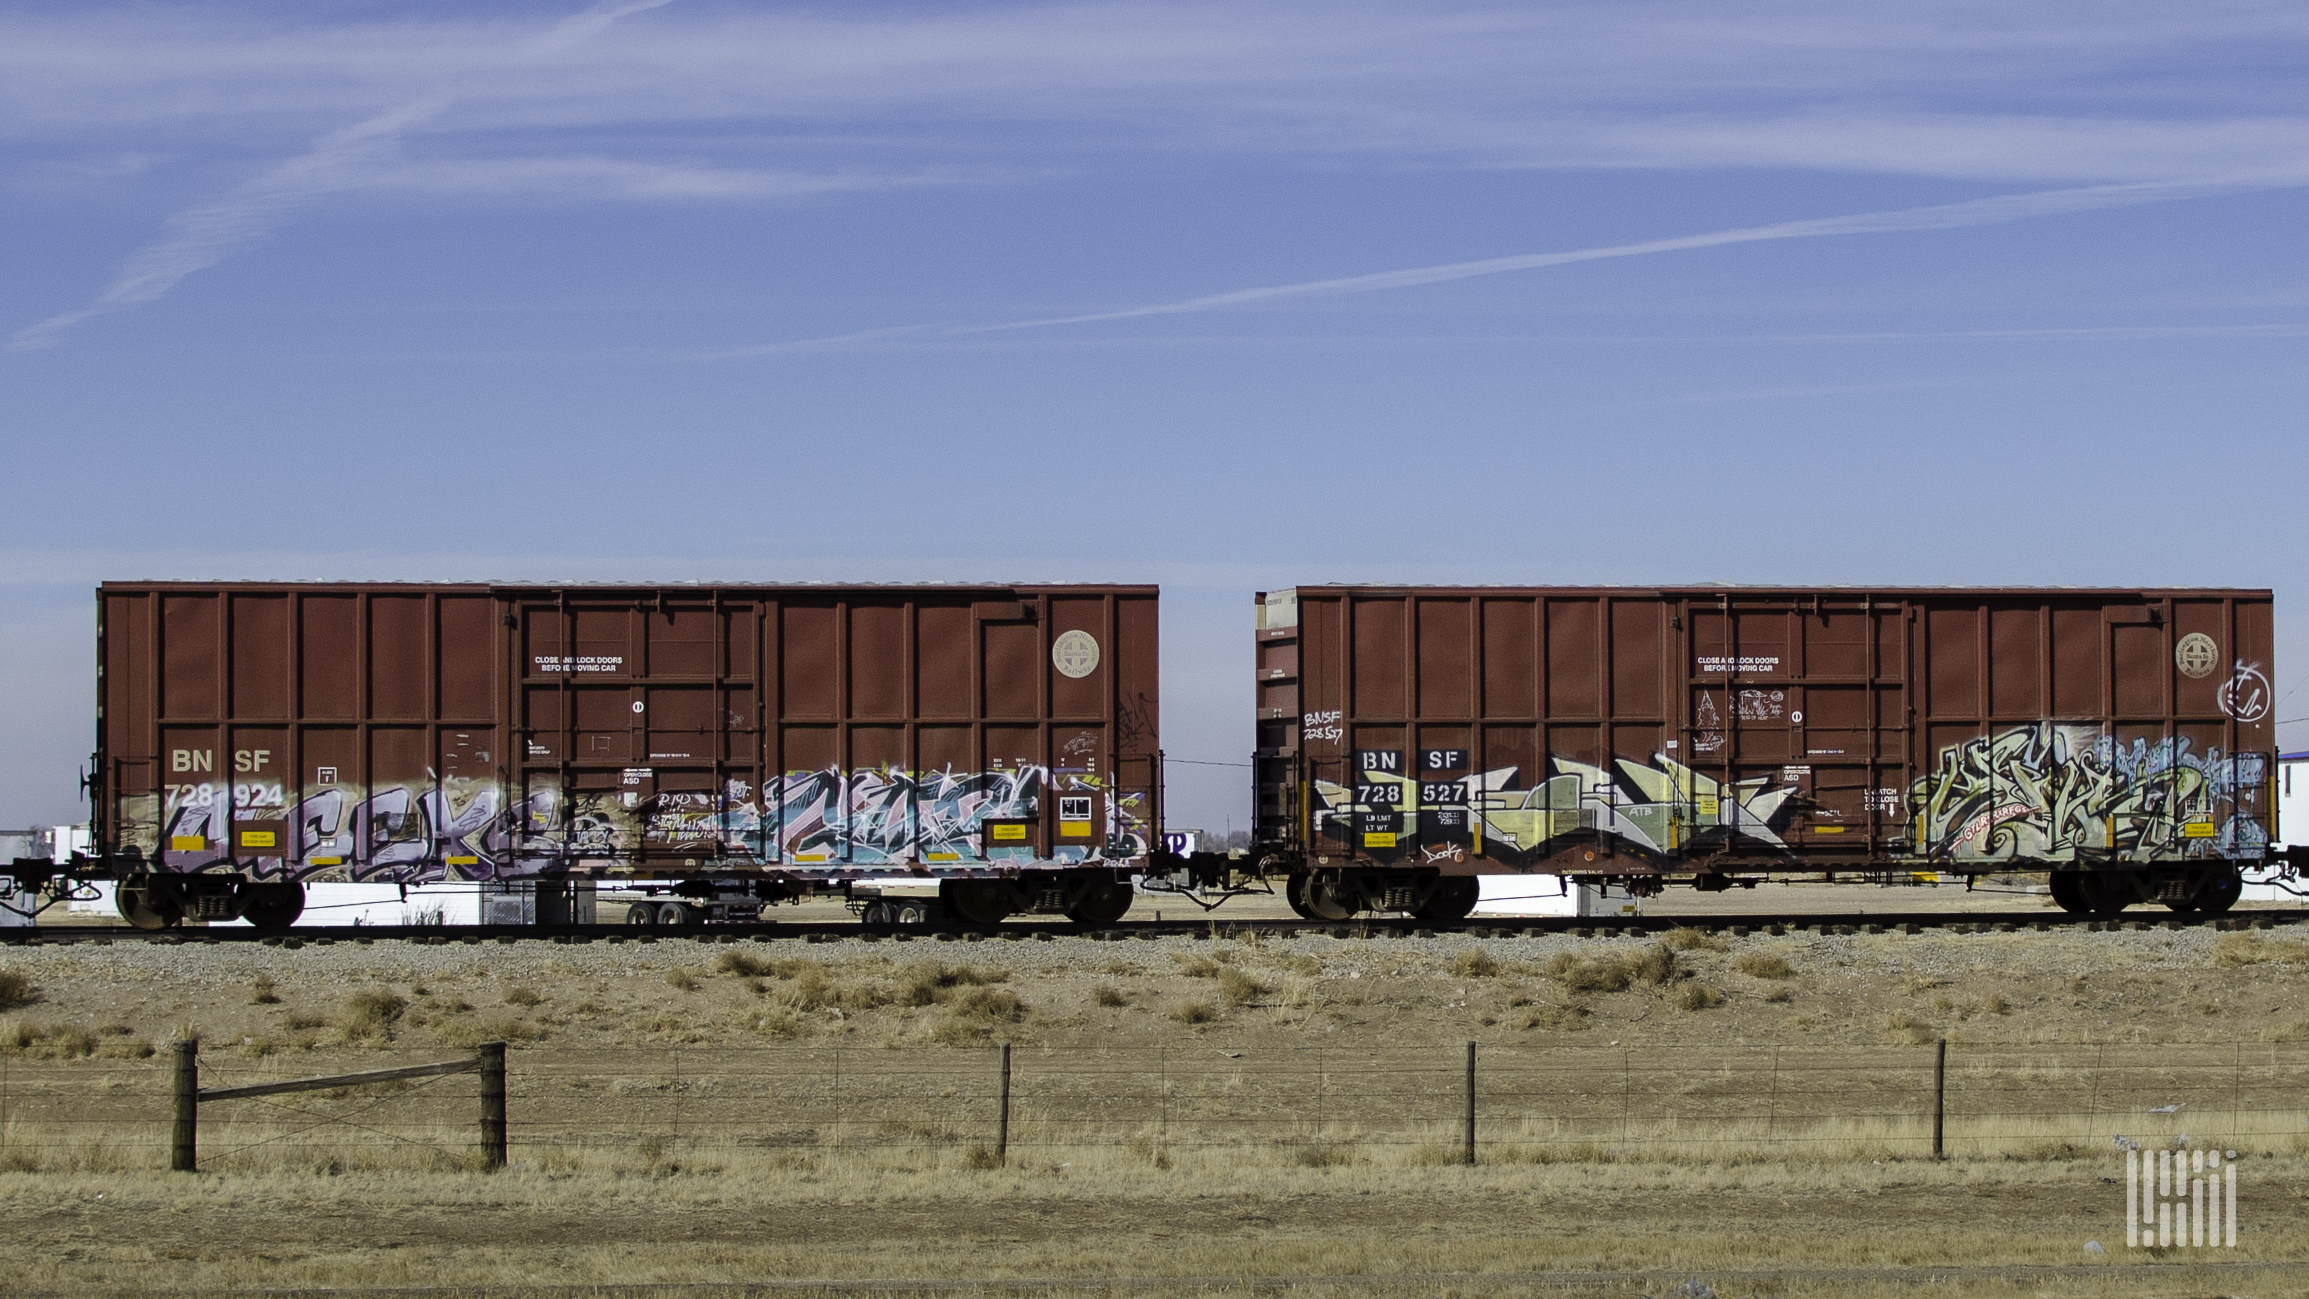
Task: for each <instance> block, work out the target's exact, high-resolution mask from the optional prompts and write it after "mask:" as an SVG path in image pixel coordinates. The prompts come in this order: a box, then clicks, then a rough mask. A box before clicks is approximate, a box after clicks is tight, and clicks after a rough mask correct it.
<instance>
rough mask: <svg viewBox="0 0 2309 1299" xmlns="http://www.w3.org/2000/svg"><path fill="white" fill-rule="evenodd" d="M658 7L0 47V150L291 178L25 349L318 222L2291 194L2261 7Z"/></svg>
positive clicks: (246, 19)
mask: <svg viewBox="0 0 2309 1299" xmlns="http://www.w3.org/2000/svg"><path fill="white" fill-rule="evenodd" d="M665 2H666V0H611V2H610V3H605V4H600V5H597V6H595V7H593V8H591V9H588V10H586V11H585V12H583V13H581V14H577V15H575V16H573V17H571V18H569V19H566V20H564V21H562V22H560V23H557V24H554V25H552V26H550V27H548V28H545V29H543V30H539V29H537V28H536V27H534V26H527V25H523V24H522V23H520V22H518V21H515V20H511V19H506V18H501V17H497V16H494V15H488V16H480V17H476V16H474V11H473V10H472V8H471V7H468V8H467V9H465V10H457V9H455V8H451V9H448V10H435V11H431V12H416V13H412V14H408V15H390V14H388V16H384V17H372V16H370V15H374V14H379V13H384V12H386V10H384V9H383V8H379V7H362V8H360V9H359V11H358V12H359V13H360V14H361V16H360V17H357V18H347V17H344V16H343V15H344V14H345V13H347V12H349V11H346V10H343V9H341V8H340V9H330V8H326V7H324V8H322V9H318V10H315V9H310V8H292V7H286V6H284V7H282V8H281V9H279V10H277V11H271V12H268V11H266V10H265V9H264V8H263V7H262V5H263V0H258V5H257V7H255V8H245V7H236V8H234V9H232V10H231V11H229V12H227V11H223V10H218V9H215V8H214V7H209V6H181V7H179V6H171V5H168V4H156V5H136V6H132V7H122V8H118V9H85V8H84V9H73V8H69V7H65V8H60V9H59V10H58V11H57V12H55V13H52V14H21V13H19V14H7V15H0V140H12V141H17V142H38V143H39V144H40V145H41V146H42V147H43V148H45V149H47V150H48V151H49V152H50V153H51V154H56V153H64V154H69V155H72V156H80V157H104V156H150V155H153V154H155V153H156V152H166V153H167V155H168V156H169V157H170V159H171V162H172V166H171V168H170V169H169V175H170V177H171V178H173V177H176V176H181V175H184V174H187V173H193V174H197V173H198V172H199V171H200V170H201V169H202V168H207V169H210V170H212V171H213V170H214V169H216V168H219V167H222V166H230V165H235V164H232V163H229V162H226V161H223V160H224V159H227V158H237V157H243V156H246V151H248V150H249V148H250V146H251V142H252V141H271V142H272V143H271V144H269V145H265V146H262V147H263V148H266V149H269V150H271V156H279V157H285V158H286V159H287V160H286V161H283V162H280V163H278V164H276V165H273V166H270V167H266V168H263V169H261V171H260V172H259V174H257V175H255V176H254V177H253V178H250V179H247V180H245V181H242V182H240V183H238V184H231V185H227V186H221V187H220V188H221V189H222V193H221V195H220V196H218V197H214V198H211V199H209V200H208V201H206V202H200V203H194V204H191V205H190V206H187V207H184V208H183V209H182V210H181V211H179V212H178V213H177V215H176V216H174V217H173V218H171V219H170V220H169V221H168V222H167V224H166V227H165V230H164V232H163V236H162V237H161V238H160V239H159V240H157V241H156V242H155V243H153V244H152V245H151V246H150V247H147V248H145V249H143V250H141V251H140V252H138V253H136V254H134V255H133V256H132V257H130V258H129V259H128V260H127V262H126V263H125V264H124V265H122V266H121V267H120V268H119V270H118V273H117V274H116V275H115V276H114V277H113V279H112V282H111V283H110V284H108V285H107V286H106V287H105V288H104V289H103V290H102V291H101V292H100V293H98V294H97V295H96V296H95V298H94V299H93V300H92V301H90V302H89V303H88V304H87V305H85V306H82V307H79V308H77V309H75V310H73V311H68V312H64V313H62V314H59V315H56V316H54V317H52V318H50V319H48V320H44V321H42V322H40V323H39V324H36V325H33V326H31V327H30V328H28V329H25V330H23V331H22V332H20V333H19V334H18V335H17V336H16V339H15V343H14V346H16V347H18V348H37V347H42V346H47V345H50V344H53V343H54V342H55V341H56V340H57V339H58V338H60V337H61V336H62V335H63V334H64V332H65V331H67V330H69V329H70V328H71V327H72V326H73V325H75V324H76V323H79V322H81V321H84V320H86V319H88V318H89V317H90V316H92V315H98V314H102V313H105V312H109V311H118V310H122V309H124V308H129V307H134V306H137V305H139V304H141V303H147V302H151V301H153V300H154V299H156V298H158V297H159V296H161V295H164V294H166V293H167V292H169V290H170V289H171V288H172V287H173V286H174V285H175V284H177V283H178V282H180V281H181V280H182V279H183V278H184V276H186V275H189V274H192V273H194V272H196V271H199V270H200V269H202V268H204V267H208V266H213V265H215V264H216V263H217V262H218V261H220V260H222V259H223V258H226V257H229V256H231V255H232V254H233V253H234V252H236V251H237V250H240V249H243V248H245V247H247V246H248V245H250V244H251V243H252V242H254V241H256V240H258V239H261V238H262V237H263V236H264V235H265V234H266V233H268V232H270V231H272V230H275V229H277V228H279V226H280V225H281V224H282V222H284V221H286V220H288V219H289V218H290V217H291V216H292V214H294V213H296V212H298V211H301V210H303V209H305V208H307V207H309V206H310V205H312V204H313V203H314V202H315V201H316V200H317V199H320V198H322V197H324V196H338V195H354V194H364V195H375V196H417V197H423V198H425V199H426V200H428V201H434V202H440V201H472V202H500V201H507V200H521V201H534V202H543V203H558V204H570V205H583V204H589V203H607V202H656V203H667V204H681V203H703V202H773V201H780V200H789V199H794V198H802V197H807V196H809V195H814V194H828V193H837V192H844V191H853V190H861V189H869V188H880V187H893V186H900V187H902V186H916V185H925V184H946V183H976V182H979V181H983V180H985V179H987V178H997V179H999V178H1002V177H1005V176H1009V177H1017V176H1025V175H1048V174H1052V173H1054V172H1060V171H1081V170H1088V169H1100V170H1108V171H1114V170H1126V169H1131V168H1141V169H1144V168H1177V167H1181V166H1186V167H1192V166H1194V165H1197V163H1198V162H1200V161H1204V160H1210V159H1226V160H1239V159H1241V158H1245V157H1255V158H1258V159H1260V160H1262V161H1265V162H1275V161H1281V162H1283V163H1285V164H1291V163H1300V164H1308V165H1316V166H1323V167H1332V166H1338V165H1352V166H1369V167H1378V168H1390V169H1401V168H1457V169H1484V168H1493V169H1515V168H1522V169H1530V168H1554V169H1563V168H1579V169H1629V168H1643V169H1653V170H1671V171H1693V170H1721V169H1725V168H1771V169H1797V170H1810V171H1814V172H1822V173H1831V174H1858V173H1867V174H1875V175H1905V176H1926V177H1936V178H1962V179H1966V180H1974V181H1980V180H1987V181H1993V182H1997V183H2003V184H2012V185H2014V186H2016V187H2018V186H2024V185H2025V186H2029V187H2038V188H2041V187H2045V186H2052V185H2066V186H2076V187H2094V186H2123V185H2151V186H2154V185H2186V184H2187V183H2189V182H2190V181H2191V179H2192V178H2195V177H2200V176H2204V175H2208V174H2245V173H2271V172H2283V171H2286V170H2288V169H2302V168H2309V112H2304V111H2303V110H2302V109H2301V107H2300V95H2299V82H2300V80H2301V75H2300V73H2299V68H2301V67H2302V66H2309V17H2304V16H2303V14H2301V13H2300V12H2298V11H2297V10H2294V9H2290V8H2287V7H2284V6H2274V5H2269V4H2266V3H2262V2H2261V0H2205V3H2203V4H2200V5H2195V6H2191V7H2190V8H2189V9H2188V10H2187V11H2186V12H2181V11H2176V10H2174V9H2172V8H2171V7H2170V6H2168V5H2157V4H2151V3H2148V0H2090V2H2088V0H2045V2H2044V3H2041V4H2033V5H2030V6H2026V7H2023V8H2020V9H2013V8H2011V7H2009V6H1998V7H1993V8H1991V7H1990V6H1988V5H1986V4H1985V3H1983V2H1982V0H1915V2H1913V3H1904V4H1899V5H1892V4H1889V3H1883V2H1881V0H1848V2H1847V3H1838V4H1831V3H1826V2H1825V0H1758V3H1756V4H1752V5H1746V6H1743V7H1742V8H1741V9H1740V11H1739V12H1738V13H1737V14H1736V15H1735V14H1729V13H1727V12H1726V11H1724V10H1723V9H1722V7H1721V6H1719V5H1716V4H1712V3H1709V2H1708V0H1564V3H1560V4H1551V5H1547V6H1504V5H1499V4H1496V3H1486V2H1485V0H1474V2H1468V0H1350V2H1349V3H1345V4H1339V3H1314V2H1313V0H1254V2H1252V3H1225V4H1221V3H1213V2H1211V0H1099V2H1084V0H1075V2H1071V3H1068V2H1061V3H1048V2H1044V3H1032V2H1029V3H1005V2H1002V0H996V2H994V3H986V4H977V5H970V6H948V7H939V6H931V7H927V8H924V7H919V6H917V7H903V8H895V9H893V8H889V7H881V8H877V7H871V6H868V7H851V8H849V9H841V8H839V7H836V8H831V9H827V8H817V9H812V8H795V7H787V6H765V7H751V6H694V7H691V8H689V9H686V10H685V9H680V8H676V9H672V10H668V11H667V12H666V13H664V14H662V15H659V16H656V17H653V18H651V19H650V20H648V21H645V22H633V23H627V24H626V25H624V26H621V27H615V28H614V30H615V33H616V34H615V38H614V39H605V38H604V33H605V32H608V31H611V30H612V29H613V25H614V24H618V23H620V22H621V21H622V20H624V19H626V18H627V17H628V16H629V15H633V14H637V13H639V12H641V11H643V10H647V9H655V8H659V7H660V6H662V5H663V4H664V3H665ZM346 122H352V123H355V125H352V126H346V125H344V123H346ZM44 165H46V164H40V163H29V164H25V165H23V166H22V167H21V168H20V172H19V181H20V183H21V182H23V181H24V177H25V176H28V175H35V174H38V173H39V172H40V170H41V168H42V167H43V166H44ZM163 183H173V179H172V181H171V182H163ZM2079 192H2083V191H2082V190H2081V189H2080V191H2079ZM1858 232H1859V231H1827V230H1820V231H1802V232H1791V233H1784V234H1754V233H1749V232H1731V234H1733V235H1736V236H1738V238H1736V239H1728V240H1726V241H1729V242H1738V241H1743V240H1747V239H1754V238H1798V237H1805V236H1806V235H1808V234H1825V233H1858ZM1691 246H1694V247H1698V246H1705V245H1704V244H1695V245H1691ZM1669 250H1670V249H1669V248H1668V247H1664V246H1663V247H1644V248H1639V249H1635V250H1633V251H1628V250H1616V249H1600V250H1587V251H1586V252H1584V253H1574V254H1562V255H1559V256H1562V257H1564V258H1565V259H1567V260H1580V259H1588V258H1594V257H1603V256H1628V255H1636V254H1637V253H1640V252H1650V251H1669ZM1541 264H1550V263H1533V265H1541ZM1528 268H1529V267H1516V266H1502V267H1499V268H1498V269H1528ZM1430 270H1431V271H1433V272H1436V273H1442V272H1446V271H1451V268H1430ZM1458 273H1462V272H1453V274H1458ZM1463 273H1465V274H1490V273H1494V271H1493V270H1489V269H1478V270H1471V271H1465V272H1463ZM1403 274H1418V272H1404V273H1403ZM1445 277H1446V278H1449V277H1451V276H1450V275H1446V276H1445ZM1365 287H1392V286H1391V285H1388V284H1372V285H1369V286H1365ZM1283 291H1285V292H1290V293H1312V292H1325V291H1328V292H1355V291H1362V289H1361V288H1359V287H1355V286H1333V287H1331V288H1327V289H1319V288H1313V287H1307V286H1284V287H1283ZM1254 292H1255V291H1254ZM1223 305H1229V304H1227V303H1223V302H1222V303H1212V304H1201V303H1198V304H1193V305H1182V304H1171V305H1169V306H1166V307H1158V308H1155V309H1153V311H1155V312H1160V311H1165V310H1169V311H1176V310H1204V309H1209V308H1210V307H1211V306H1223ZM1037 323H1039V322H1037Z"/></svg>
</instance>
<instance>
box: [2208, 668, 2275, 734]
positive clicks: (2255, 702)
mask: <svg viewBox="0 0 2309 1299" xmlns="http://www.w3.org/2000/svg"><path fill="white" fill-rule="evenodd" d="M2218 702H2219V703H2220V705H2221V711H2222V712H2224V713H2227V714H2228V715H2229V716H2231V717H2234V718H2236V719H2237V720H2238V721H2240V722H2257V721H2260V720H2261V719H2262V718H2264V717H2267V716H2268V715H2269V678H2268V677H2266V676H2263V675H2262V674H2261V665H2260V664H2258V663H2247V662H2246V661H2244V660H2243V659H2239V660H2237V668H2236V671H2235V672H2233V673H2232V674H2230V677H2229V679H2228V681H2226V682H2225V683H2223V684H2222V686H2221V693H2220V698H2219V701H2218Z"/></svg>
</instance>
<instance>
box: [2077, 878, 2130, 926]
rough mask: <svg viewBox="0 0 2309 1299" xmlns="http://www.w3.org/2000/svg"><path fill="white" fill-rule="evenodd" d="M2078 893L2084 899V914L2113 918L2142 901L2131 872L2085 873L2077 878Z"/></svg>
mask: <svg viewBox="0 0 2309 1299" xmlns="http://www.w3.org/2000/svg"><path fill="white" fill-rule="evenodd" d="M2077 893H2078V896H2080V897H2081V898H2083V899H2084V904H2085V909H2084V914H2086V915H2092V916H2113V915H2115V914H2117V913H2118V912H2120V911H2122V910H2124V909H2125V908H2126V907H2129V906H2131V905H2132V904H2134V903H2135V902H2138V901H2140V900H2141V893H2140V890H2139V889H2138V888H2136V887H2134V885H2133V873H2132V872H2131V871H2085V872H2082V873H2081V874H2079V875H2078V876H2077Z"/></svg>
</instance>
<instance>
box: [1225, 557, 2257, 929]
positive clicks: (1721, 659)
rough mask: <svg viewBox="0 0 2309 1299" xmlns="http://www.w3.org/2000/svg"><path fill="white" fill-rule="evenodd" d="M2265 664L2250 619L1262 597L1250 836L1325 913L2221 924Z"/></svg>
mask: <svg viewBox="0 0 2309 1299" xmlns="http://www.w3.org/2000/svg"><path fill="white" fill-rule="evenodd" d="M2271 657H2272V627H2271V597H2270V593H2269V592H2268V591H2253V590H2142V591H2122V590H2117V591H2111V590H2063V589H2017V590H1987V589H1956V588H1939V589H1921V590H1919V589H1888V590H1868V589H1861V588H1823V589H1788V588H1763V587H1737V588H1733V587H1702V588H1683V589H1676V588H1663V589H1646V590H1633V589H1616V588H1594V587H1589V588H1576V587H1575V588H1538V587H1533V588H1507V587H1413V588H1403V587H1387V588H1377V587H1344V586H1321V587H1300V588H1298V589H1296V590H1293V591H1274V592H1268V593H1266V594H1263V595H1261V596H1260V597H1259V598H1258V632H1257V673H1258V692H1259V698H1258V732H1259V735H1258V745H1259V747H1258V752H1257V755H1256V760H1255V761H1256V767H1257V775H1256V779H1255V784H1256V790H1257V806H1256V809H1255V813H1254V815H1255V824H1256V834H1257V837H1258V839H1259V840H1260V842H1261V845H1262V848H1261V851H1262V853H1263V854H1264V855H1265V857H1266V858H1267V859H1268V862H1269V869H1270V870H1275V869H1279V870H1283V871H1286V872H1288V873H1290V874H1291V875H1292V877H1293V880H1294V892H1293V897H1294V901H1296V902H1299V903H1300V904H1301V908H1302V910H1303V911H1304V910H1308V909H1309V906H1310V905H1313V909H1314V913H1318V914H1325V915H1331V914H1343V913H1344V912H1345V911H1348V910H1354V909H1360V908H1362V907H1372V908H1379V907H1386V908H1387V909H1410V910H1414V911H1421V912H1423V913H1424V914H1430V915H1436V916H1444V915H1449V914H1451V913H1452V912H1454V911H1458V912H1459V914H1464V909H1463V904H1464V905H1472V903H1473V899H1474V895H1475V890H1474V889H1473V888H1472V887H1471V886H1469V885H1468V884H1464V883H1455V882H1453V881H1454V877H1461V876H1472V875H1475V874H1481V873H1488V872H1498V871H1546V872H1551V873H1557V874H1565V875H1578V876H1588V877H1594V878H1602V879H1612V880H1620V881H1625V882H1627V883H1629V884H1631V885H1633V886H1634V887H1636V888H1637V889H1638V890H1639V891H1641V890H1646V889H1650V888H1653V887H1656V885H1657V884H1659V883H1660V882H1663V881H1664V880H1666V879H1668V878H1670V877H1679V876H1680V877H1686V878H1688V879H1690V880H1691V881H1692V882H1695V883H1698V884H1700V885H1701V886H1702V887H1724V886H1726V885H1728V884H1731V883H1738V882H1742V881H1743V880H1747V881H1752V880H1753V879H1755V878H1758V877H1761V876H1764V875H1768V874H1770V873H1773V872H1784V871H1790V870H1803V871H1819V870H1837V869H1864V868H1868V867H1886V868H1897V869H1913V870H1938V871H1954V872H1959V873H1978V872H1986V871H1998V870H2015V869H2021V870H2029V869H2034V870H2050V871H2055V872H2059V874H2056V875H2055V876H2054V886H2055V892H2056V895H2058V896H2060V897H2061V900H2062V901H2063V903H2064V904H2068V905H2071V906H2073V907H2074V908H2075V909H2080V910H2099V909H2105V908H2107V907H2111V906H2121V905H2122V904H2123V903H2124V902H2126V901H2131V900H2140V899H2144V898H2155V899H2161V900H2164V901H2166V902H2168V903H2172V904H2175V905H2178V906H2192V905H2201V906H2206V907H2220V906H2225V905H2227V903H2226V902H2225V901H2223V900H2222V898H2223V896H2224V894H2225V895H2226V896H2227V897H2228V899H2229V900H2231V901H2233V900H2234V891H2235V879H2236V869H2235V867H2236V865H2237V864H2240V863H2246V862H2258V861H2260V860H2261V859H2262V858H2263V857H2264V856H2265V854H2266V853H2267V850H2268V844H2269V841H2270V838H2271V831H2272V829H2273V826H2272V825H2271V820H2272V817H2273V815H2274V807H2273V802H2272V794H2271V791H2270V788H2269V781H2270V779H2271V777H2272V776H2273V775H2274V763H2273V761H2272V750H2273V748H2274V734H2275V728H2274V723H2273V718H2272V716H2271V709H2272V705H2273V696H2272V693H2271V691H2270V680H2271V675H2272V674H2271V668H2270V660H2271ZM2079 872H2091V873H2090V874H2089V875H2083V874H2078V873H2079ZM1310 890H1312V892H1310Z"/></svg>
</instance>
